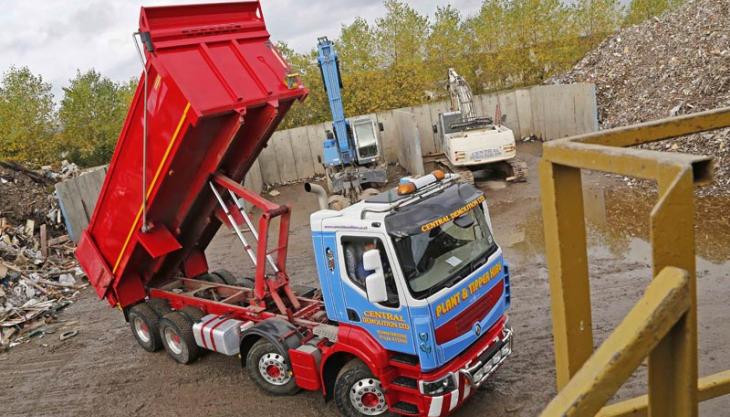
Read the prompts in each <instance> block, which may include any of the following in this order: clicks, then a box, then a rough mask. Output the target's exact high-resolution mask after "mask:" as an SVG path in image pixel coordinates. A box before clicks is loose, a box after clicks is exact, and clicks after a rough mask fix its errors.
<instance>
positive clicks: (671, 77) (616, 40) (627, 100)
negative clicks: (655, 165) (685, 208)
mask: <svg viewBox="0 0 730 417" xmlns="http://www.w3.org/2000/svg"><path fill="white" fill-rule="evenodd" d="M728 22H730V2H728V1H726V0H690V1H687V3H686V4H684V5H683V6H681V7H679V8H678V9H676V10H674V11H671V12H669V13H667V14H665V15H662V16H659V17H656V18H653V19H649V20H648V21H646V22H644V23H642V24H639V25H636V26H632V27H628V28H625V29H623V30H621V31H619V32H617V33H616V34H614V35H613V36H611V37H609V38H608V39H606V40H605V41H604V42H603V43H602V44H601V45H599V46H598V47H597V48H596V49H595V50H593V51H592V52H590V53H589V54H588V55H586V56H585V57H584V58H583V60H581V61H580V62H579V63H578V64H577V65H576V66H575V67H574V68H573V69H572V70H571V71H570V72H568V73H567V74H564V75H561V76H558V77H556V78H554V79H552V80H550V82H552V83H570V82H581V81H583V82H592V83H595V84H596V88H597V100H598V109H599V117H600V123H601V127H602V128H603V129H607V128H612V127H617V126H625V125H629V124H633V123H638V122H643V121H648V120H654V119H659V118H664V117H668V116H675V115H678V114H686V113H694V112H697V111H702V110H710V109H713V108H717V107H723V106H728V105H730V31H728ZM646 147H647V148H649V149H654V150H663V151H676V152H687V153H693V154H704V155H710V156H713V157H714V158H715V166H716V170H715V183H714V184H713V185H712V186H711V187H707V188H704V189H700V194H703V195H709V194H713V195H718V194H730V131H729V130H728V129H725V130H720V131H714V132H709V133H703V134H699V135H693V136H689V137H685V138H678V139H673V140H668V141H662V142H658V143H653V144H649V145H647V146H646Z"/></svg>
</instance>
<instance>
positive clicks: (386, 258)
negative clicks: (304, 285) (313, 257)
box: [338, 234, 415, 354]
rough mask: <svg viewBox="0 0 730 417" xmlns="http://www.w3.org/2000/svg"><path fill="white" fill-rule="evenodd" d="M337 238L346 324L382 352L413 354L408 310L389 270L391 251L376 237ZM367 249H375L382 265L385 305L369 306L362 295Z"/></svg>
mask: <svg viewBox="0 0 730 417" xmlns="http://www.w3.org/2000/svg"><path fill="white" fill-rule="evenodd" d="M338 238H339V243H340V244H339V249H338V250H339V251H340V254H339V255H340V256H339V257H338V258H339V260H340V268H339V270H340V274H341V280H340V283H341V285H342V294H343V295H344V297H345V305H346V307H347V320H348V324H351V325H353V326H358V327H361V328H363V329H365V330H366V331H367V332H368V333H370V335H371V336H373V338H375V339H376V340H378V342H380V344H381V345H382V346H383V347H384V348H385V349H388V350H392V351H396V352H404V353H411V354H413V353H415V348H414V342H413V340H412V337H411V329H410V325H411V322H410V315H409V312H408V306H407V305H406V303H405V297H403V292H402V289H399V288H398V282H397V280H396V279H395V276H394V275H393V274H394V271H393V268H392V267H391V266H392V265H393V264H394V262H395V259H396V258H395V254H394V253H393V252H392V249H391V248H390V247H389V245H386V244H384V242H383V239H381V237H380V236H377V235H368V234H342V235H340V236H338ZM369 249H377V250H378V251H379V252H380V259H381V261H382V263H383V270H384V272H385V277H386V284H387V288H388V301H386V302H383V303H371V302H370V301H368V297H367V293H366V291H365V277H366V276H367V275H368V274H369V272H368V271H365V270H364V269H363V268H362V254H363V253H364V252H365V251H367V250H369Z"/></svg>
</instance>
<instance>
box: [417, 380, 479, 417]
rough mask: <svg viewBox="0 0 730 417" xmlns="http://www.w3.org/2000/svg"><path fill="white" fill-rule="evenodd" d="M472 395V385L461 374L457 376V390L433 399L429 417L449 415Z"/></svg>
mask: <svg viewBox="0 0 730 417" xmlns="http://www.w3.org/2000/svg"><path fill="white" fill-rule="evenodd" d="M471 393H472V389H471V385H470V384H469V382H468V381H467V380H466V379H465V378H464V376H463V375H461V373H459V374H457V378H456V389H455V390H453V391H451V392H449V393H447V394H444V395H441V396H438V397H433V398H431V405H430V406H429V408H428V417H439V416H445V415H448V414H449V413H450V412H451V411H453V410H454V409H455V408H456V406H458V405H459V404H460V403H462V402H464V400H466V399H467V398H468V397H469V395H470V394H471Z"/></svg>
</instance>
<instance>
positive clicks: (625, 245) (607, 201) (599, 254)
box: [504, 188, 730, 274]
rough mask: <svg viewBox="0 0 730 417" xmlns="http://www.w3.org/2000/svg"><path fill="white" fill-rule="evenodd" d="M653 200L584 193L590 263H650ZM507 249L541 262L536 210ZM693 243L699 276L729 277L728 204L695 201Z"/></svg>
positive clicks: (508, 239)
mask: <svg viewBox="0 0 730 417" xmlns="http://www.w3.org/2000/svg"><path fill="white" fill-rule="evenodd" d="M655 203H656V195H653V194H650V195H647V194H646V193H642V192H641V191H638V190H633V189H612V188H606V189H597V190H585V191H584V207H585V215H586V227H587V235H588V236H587V237H588V248H589V255H590V257H591V258H614V259H622V260H626V261H629V262H640V263H645V264H651V245H650V243H649V214H650V212H651V209H652V207H653V206H654V204H655ZM504 240H505V243H504V245H505V246H506V247H510V248H512V249H514V250H516V251H517V253H518V254H520V255H522V256H525V257H527V258H528V259H538V260H541V259H543V258H544V253H545V239H544V236H543V223H542V211H541V207H537V208H536V209H534V210H532V211H531V212H530V213H529V214H528V215H527V217H526V218H525V221H524V222H523V223H522V224H521V225H520V226H519V227H518V228H517V229H516V230H513V231H512V232H511V233H509V234H508V235H507V236H505V239H504ZM695 241H696V252H697V256H698V262H697V270H698V272H709V273H713V272H718V273H722V274H730V199H729V198H716V197H715V198H703V199H696V200H695Z"/></svg>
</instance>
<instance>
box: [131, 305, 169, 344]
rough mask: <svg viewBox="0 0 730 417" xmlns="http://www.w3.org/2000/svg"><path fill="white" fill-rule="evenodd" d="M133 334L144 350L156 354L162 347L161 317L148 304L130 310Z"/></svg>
mask: <svg viewBox="0 0 730 417" xmlns="http://www.w3.org/2000/svg"><path fill="white" fill-rule="evenodd" d="M127 318H128V319H129V326H130V327H131V328H132V334H133V335H134V338H135V339H137V343H139V345H140V346H142V348H143V349H144V350H146V351H148V352H155V351H157V350H160V348H161V347H162V339H160V330H159V320H160V316H158V315H157V313H155V311H154V310H153V309H152V308H151V307H150V306H149V305H147V304H146V303H140V304H137V305H135V306H133V307H132V308H130V309H129V313H128V314H127Z"/></svg>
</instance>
